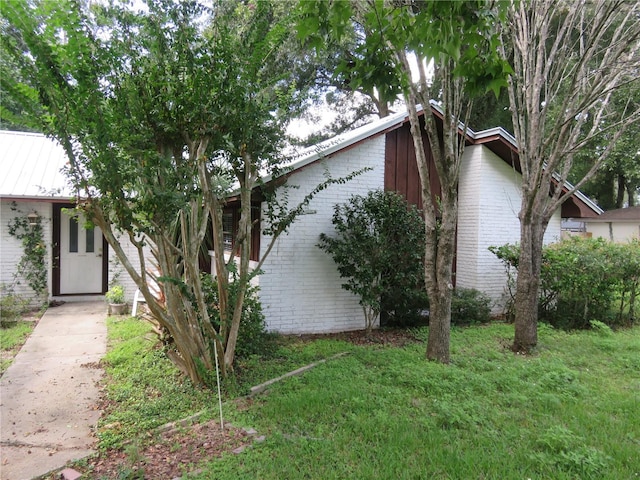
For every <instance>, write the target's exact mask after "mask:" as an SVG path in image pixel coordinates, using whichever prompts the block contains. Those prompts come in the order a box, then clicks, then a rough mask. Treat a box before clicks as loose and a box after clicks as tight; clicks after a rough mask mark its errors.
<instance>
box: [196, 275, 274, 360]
mask: <svg viewBox="0 0 640 480" xmlns="http://www.w3.org/2000/svg"><path fill="white" fill-rule="evenodd" d="M232 274H233V279H232V281H231V282H229V315H230V316H233V308H234V305H235V302H236V295H237V292H238V287H237V281H238V279H237V274H236V273H235V272H233V271H232ZM202 291H203V293H204V296H205V299H206V302H207V307H208V309H207V312H208V313H209V318H210V319H211V322H212V323H213V325H214V327H215V328H216V331H219V327H220V311H219V310H218V282H217V281H216V280H215V278H214V277H213V276H211V275H209V274H203V275H202ZM274 337H275V335H274V334H270V333H268V332H267V330H266V325H265V323H264V314H263V313H262V305H261V304H260V299H259V298H258V287H256V286H253V285H250V286H249V288H248V289H247V292H246V294H245V298H244V304H243V309H242V317H241V319H240V331H239V332H238V343H237V345H236V357H237V358H248V357H249V356H251V355H267V354H268V353H269V352H270V350H271V346H272V343H273V342H272V341H273V338H274Z"/></svg>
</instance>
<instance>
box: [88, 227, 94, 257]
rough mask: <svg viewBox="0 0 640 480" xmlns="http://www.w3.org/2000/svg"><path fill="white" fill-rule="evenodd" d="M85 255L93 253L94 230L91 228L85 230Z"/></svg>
mask: <svg viewBox="0 0 640 480" xmlns="http://www.w3.org/2000/svg"><path fill="white" fill-rule="evenodd" d="M86 232H87V253H93V252H95V233H94V232H95V230H94V229H93V228H87V230H86Z"/></svg>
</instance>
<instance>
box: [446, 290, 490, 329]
mask: <svg viewBox="0 0 640 480" xmlns="http://www.w3.org/2000/svg"><path fill="white" fill-rule="evenodd" d="M490 320H491V298H489V296H488V295H486V294H484V293H482V292H481V291H479V290H476V289H475V288H456V289H455V290H454V291H453V298H452V299H451V323H452V324H453V325H474V324H478V323H488V322H489V321H490Z"/></svg>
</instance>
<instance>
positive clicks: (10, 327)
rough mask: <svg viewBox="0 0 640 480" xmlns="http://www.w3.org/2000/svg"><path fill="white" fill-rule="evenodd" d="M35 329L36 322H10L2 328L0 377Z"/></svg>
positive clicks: (0, 328) (0, 331) (0, 334)
mask: <svg viewBox="0 0 640 480" xmlns="http://www.w3.org/2000/svg"><path fill="white" fill-rule="evenodd" d="M34 327H35V322H34V321H22V320H19V321H16V322H10V323H7V324H6V325H3V326H2V327H0V375H2V374H3V373H4V372H5V370H6V369H7V368H9V365H11V363H12V362H13V358H14V357H15V356H16V354H17V353H18V351H19V350H20V347H22V345H23V344H24V342H26V340H27V337H28V336H29V334H30V333H31V332H32V331H33V329H34Z"/></svg>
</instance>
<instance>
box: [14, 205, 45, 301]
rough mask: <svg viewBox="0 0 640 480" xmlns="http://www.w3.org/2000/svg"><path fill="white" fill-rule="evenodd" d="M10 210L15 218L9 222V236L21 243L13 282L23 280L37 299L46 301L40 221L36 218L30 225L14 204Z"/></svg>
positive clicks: (43, 248)
mask: <svg viewBox="0 0 640 480" xmlns="http://www.w3.org/2000/svg"><path fill="white" fill-rule="evenodd" d="M11 210H12V211H14V212H16V216H15V217H14V218H12V219H11V220H9V223H8V227H9V230H8V231H9V235H11V236H12V237H15V238H16V239H17V240H19V241H20V242H21V244H22V251H23V254H22V256H21V257H20V261H19V262H18V265H17V268H16V272H15V274H14V277H15V280H16V282H17V283H20V282H21V280H25V281H26V282H27V285H29V287H31V289H32V290H33V291H34V292H35V293H36V295H37V296H38V297H39V298H42V299H46V298H45V297H46V296H47V293H48V283H47V263H46V256H47V245H46V243H45V240H44V230H43V227H42V221H41V219H40V218H39V217H38V218H37V219H36V220H35V222H34V223H33V224H31V223H30V219H29V218H28V216H27V215H26V214H24V212H22V211H20V210H18V207H17V206H16V205H15V203H14V204H13V205H12V206H11Z"/></svg>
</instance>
